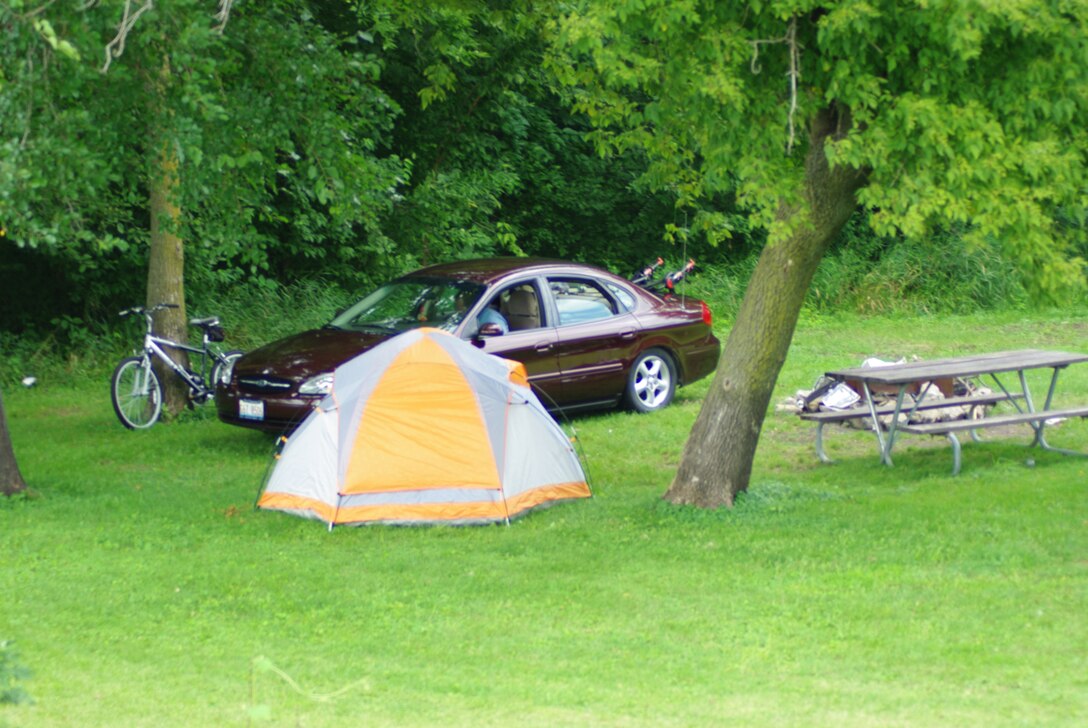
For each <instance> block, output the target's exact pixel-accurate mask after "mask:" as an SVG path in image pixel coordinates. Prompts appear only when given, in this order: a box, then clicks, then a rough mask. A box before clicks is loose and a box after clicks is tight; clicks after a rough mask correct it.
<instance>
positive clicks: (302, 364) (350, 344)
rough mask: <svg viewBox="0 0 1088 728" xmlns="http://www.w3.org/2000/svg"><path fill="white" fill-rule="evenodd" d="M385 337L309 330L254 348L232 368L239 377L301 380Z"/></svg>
mask: <svg viewBox="0 0 1088 728" xmlns="http://www.w3.org/2000/svg"><path fill="white" fill-rule="evenodd" d="M388 338H389V336H387V335H383V334H373V333H365V334H364V333H360V332H358V331H345V330H343V329H332V328H326V329H312V330H310V331H303V332H302V333H300V334H294V335H292V336H288V337H286V338H284V339H279V340H278V341H273V342H272V343H271V344H265V345H264V346H262V347H261V348H259V349H254V350H253V351H251V352H249V353H248V354H246V355H245V356H243V357H242V358H241V359H239V360H238V363H237V364H236V365H235V367H234V371H235V372H236V373H237V374H238V375H240V376H257V375H260V376H274V377H282V378H284V379H294V380H298V381H301V380H304V379H308V378H310V377H312V376H315V375H317V374H321V373H323V372H331V371H333V370H334V369H336V367H338V366H340V365H341V364H343V363H344V362H346V361H347V360H348V359H351V358H353V357H355V356H357V355H358V354H362V353H363V352H364V351H366V350H368V349H372V348H373V347H375V346H377V345H378V344H380V343H382V342H383V341H386V340H387V339H388Z"/></svg>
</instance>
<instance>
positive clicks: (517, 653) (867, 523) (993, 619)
mask: <svg viewBox="0 0 1088 728" xmlns="http://www.w3.org/2000/svg"><path fill="white" fill-rule="evenodd" d="M1020 347H1038V348H1044V347H1046V348H1060V349H1068V350H1074V351H1088V315H1086V314H1085V312H1083V311H1078V312H1075V313H1065V314H1033V315H1031V316H1024V315H1019V314H1015V315H1014V314H1001V315H997V316H994V315H990V316H985V317H983V316H979V317H962V318H912V319H903V318H896V319H887V318H864V319H862V318H847V319H836V320H813V319H807V320H804V321H803V322H802V324H801V326H800V328H799V330H798V332H797V336H796V338H795V344H794V347H793V349H792V351H791V354H790V357H789V359H788V360H787V362H786V365H785V368H784V369H783V372H782V376H781V377H780V380H779V389H778V394H777V396H776V400H780V399H782V398H783V397H786V396H788V395H789V394H792V393H793V392H794V391H795V390H796V389H799V388H806V387H809V386H811V385H812V383H813V381H814V380H815V378H816V376H817V375H818V374H820V373H821V372H823V371H824V370H827V369H832V368H838V367H843V366H850V365H855V364H857V363H859V362H860V361H861V359H862V358H864V357H866V356H870V355H874V356H880V357H882V358H898V357H900V356H910V355H917V356H920V357H931V356H939V355H954V354H962V353H969V352H973V351H992V350H999V349H1011V348H1020ZM708 384H709V383H708V382H702V383H699V384H697V385H695V386H693V387H691V388H689V389H685V390H682V391H681V393H680V395H679V397H678V400H677V402H676V404H675V405H674V406H673V407H671V408H670V409H669V410H667V411H665V412H662V413H659V414H658V415H654V416H637V415H632V414H628V413H607V414H599V415H590V416H583V417H579V418H577V419H576V420H575V421H574V425H575V427H576V428H577V432H578V435H579V438H580V440H581V443H582V446H583V448H584V450H585V452H586V454H587V456H588V462H589V468H590V474H591V477H592V485H593V488H594V492H595V497H594V498H593V499H591V500H588V501H581V502H576V503H571V504H564V505H561V506H558V507H556V508H553V509H550V510H547V511H542V512H539V513H534V514H531V515H530V516H528V517H526V518H524V519H522V520H519V521H517V522H515V523H514V524H513V525H511V526H510V527H481V528H460V529H458V528H421V529H420V528H415V529H413V528H388V527H370V528H342V529H337V530H335V531H333V532H332V533H329V532H327V531H326V529H325V528H324V527H323V526H322V524H320V523H317V522H313V521H306V520H302V519H297V518H293V517H290V516H287V515H284V514H279V513H265V512H254V511H253V510H252V503H253V501H254V499H255V497H256V495H257V491H258V488H259V486H260V483H261V480H262V477H263V476H264V473H265V471H266V468H267V467H268V462H269V452H270V448H271V439H270V438H269V437H267V436H264V435H261V434H259V433H254V432H248V431H243V430H239V429H236V428H232V427H228V426H226V425H222V424H220V423H219V422H217V421H216V420H215V419H214V417H213V416H212V413H211V411H210V410H209V411H206V412H201V413H197V414H195V415H191V416H189V417H187V418H185V419H183V420H182V421H181V422H178V423H174V424H171V425H159V426H156V427H154V428H152V429H151V430H150V431H148V432H143V433H136V432H129V431H126V430H124V429H122V427H121V426H120V425H119V424H118V423H117V421H116V420H115V418H114V415H113V412H112V410H111V408H110V404H109V399H108V384H107V381H106V377H105V376H103V377H102V379H101V381H94V382H85V383H75V384H72V383H61V382H50V381H44V382H41V383H40V385H39V386H38V387H36V388H35V389H31V390H25V389H15V388H13V387H8V388H7V391H5V392H4V395H5V403H6V405H7V410H8V418H9V425H10V427H11V430H12V435H13V439H14V443H15V448H16V452H17V454H18V457H19V461H20V465H21V467H22V470H23V474H24V476H25V477H26V478H27V480H28V481H29V482H30V483H31V484H32V485H33V487H34V488H36V489H37V490H38V491H39V492H40V494H41V497H40V498H38V499H35V500H26V499H15V500H10V501H2V502H0V641H2V640H4V639H7V640H13V641H14V642H15V645H16V648H17V649H18V652H19V657H18V659H19V662H20V663H21V664H22V665H24V666H25V667H27V668H29V669H30V670H31V671H33V677H32V678H31V679H29V680H26V681H23V682H22V683H21V684H22V685H23V687H25V689H26V690H27V692H28V693H29V694H30V695H31V696H32V697H33V698H34V700H35V702H34V704H32V705H25V704H24V705H13V706H0V726H13V727H14V726H19V727H22V726H156V727H160V726H246V725H284V726H287V725H291V726H341V725H365V726H411V725H442V726H470V725H471V726H481V725H508V724H516V725H522V726H552V725H600V726H635V725H639V726H641V725H653V726H662V725H665V726H670V725H674V726H702V725H745V726H764V725H766V726H781V725H798V726H808V725H835V726H873V725H879V726H930V725H933V726H965V725H978V726H982V725H985V726H1002V725H1007V726H1023V725H1046V726H1065V725H1068V726H1082V725H1088V459H1079V458H1072V457H1063V456H1061V455H1057V454H1052V453H1040V452H1035V451H1029V450H1027V449H1026V448H1024V447H1023V445H1024V444H1025V443H1027V442H1029V441H1030V438H1029V436H1028V432H1029V431H1028V430H1027V429H1026V428H1025V429H1024V430H1023V431H1018V432H1016V433H1015V434H1014V436H1011V437H1002V436H994V435H990V436H988V437H987V442H985V443H984V444H975V443H967V444H965V446H964V453H963V472H962V473H961V475H960V476H958V477H956V478H953V477H950V475H949V472H950V470H951V452H950V449H949V448H948V446H947V444H946V443H945V441H944V440H943V439H937V438H934V439H932V440H930V439H920V438H913V439H912V438H909V437H908V438H905V439H904V440H903V441H902V442H901V445H902V446H901V447H900V448H899V449H897V451H896V452H897V456H896V466H895V467H894V468H886V467H883V466H881V465H880V464H879V462H878V458H877V455H876V448H875V442H874V440H873V438H872V436H871V435H867V434H865V433H862V432H857V431H847V430H837V429H835V430H832V429H830V428H829V430H828V436H827V438H826V439H827V447H828V451H829V453H830V454H831V456H832V457H834V458H835V459H836V460H837V463H836V464H834V465H822V464H820V463H819V462H818V461H817V459H816V456H815V452H814V449H813V431H812V428H811V426H809V425H804V424H803V423H800V422H798V421H796V418H795V417H793V416H792V415H788V414H785V413H779V412H772V413H771V414H769V415H768V418H767V421H766V424H765V427H764V431H763V437H762V440H761V443H760V448H759V453H758V455H757V458H756V463H755V469H754V473H753V479H752V487H751V489H750V491H749V493H747V494H746V495H744V496H742V497H741V499H740V500H739V502H738V504H737V506H736V507H735V508H734V509H732V510H723V511H715V512H704V511H697V510H694V509H680V508H674V507H671V506H668V505H667V504H665V503H663V502H662V501H661V498H660V496H661V494H662V493H663V492H664V491H665V489H666V488H667V486H668V484H669V481H670V478H671V475H672V474H673V472H674V471H675V467H676V464H677V462H678V459H679V455H680V452H681V448H682V446H683V441H684V439H685V437H686V435H687V432H688V430H689V428H690V426H691V423H692V421H693V420H694V418H695V415H696V414H697V411H698V408H699V404H700V401H701V397H702V395H703V394H704V393H705V391H706V388H707V386H708ZM1044 391H1045V390H1044ZM1059 394H1060V395H1061V396H1062V397H1063V398H1064V400H1065V401H1067V402H1068V403H1069V404H1083V403H1086V402H1088V366H1083V365H1081V366H1080V367H1071V368H1070V370H1069V371H1067V372H1066V373H1065V374H1063V380H1062V386H1061V388H1060V393H1059ZM1049 439H1050V441H1051V442H1052V444H1054V445H1057V446H1064V447H1070V448H1074V449H1079V450H1082V451H1088V423H1086V422H1082V421H1077V422H1069V423H1065V424H1063V425H1061V426H1060V427H1058V428H1056V429H1055V430H1054V431H1053V433H1052V434H1051V435H1050V437H1049ZM1029 457H1031V458H1033V459H1034V463H1035V464H1034V466H1028V465H1027V464H1026V461H1027V459H1028V458H1029ZM0 674H2V673H0ZM3 687H4V686H3V685H2V684H0V689H2V688H3Z"/></svg>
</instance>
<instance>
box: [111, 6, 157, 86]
mask: <svg viewBox="0 0 1088 728" xmlns="http://www.w3.org/2000/svg"><path fill="white" fill-rule="evenodd" d="M152 7H154V2H153V0H144V4H143V5H141V6H140V7H139V8H137V9H136V11H135V12H133V10H132V0H125V14H124V16H122V18H121V24H120V25H119V26H117V35H116V36H114V38H113V40H111V41H110V42H109V43H108V44H107V45H106V62H105V64H103V66H102V69H101V72H102V73H105V72H106V71H108V70H109V69H110V63H112V62H113V59H114V58H120V57H121V54H122V53H124V52H125V40H126V39H127V38H128V34H129V31H131V30H132V26H134V25H136V20H137V19H139V17H140V16H141V15H143V14H144V13H146V12H147V11H148V10H150V9H151V8H152Z"/></svg>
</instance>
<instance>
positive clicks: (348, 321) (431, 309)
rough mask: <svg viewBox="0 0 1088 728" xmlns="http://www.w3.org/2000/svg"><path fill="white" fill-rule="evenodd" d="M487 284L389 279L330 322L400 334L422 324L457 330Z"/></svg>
mask: <svg viewBox="0 0 1088 728" xmlns="http://www.w3.org/2000/svg"><path fill="white" fill-rule="evenodd" d="M483 290H484V287H483V286H481V285H479V284H477V283H470V282H468V281H453V280H449V279H440V278H402V279H400V280H395V281H392V282H391V283H386V284H385V285H384V286H382V287H381V288H379V289H378V290H376V291H374V292H373V293H371V294H370V295H369V296H367V297H366V298H364V299H363V300H361V301H359V302H358V303H356V304H355V305H354V306H352V307H351V308H349V309H348V310H346V311H344V312H343V313H341V314H340V315H339V316H337V317H336V318H334V319H333V320H332V321H331V322H329V326H331V327H333V328H337V329H347V330H349V331H378V332H381V333H389V334H399V333H402V332H404V331H408V330H410V329H415V328H419V327H421V326H432V327H435V328H439V329H444V330H446V331H453V330H454V329H455V328H457V325H458V324H459V323H461V319H463V318H464V316H465V312H466V311H467V310H468V309H469V308H470V307H471V306H472V304H474V303H475V302H476V300H477V299H478V298H479V297H480V295H481V294H482V293H483Z"/></svg>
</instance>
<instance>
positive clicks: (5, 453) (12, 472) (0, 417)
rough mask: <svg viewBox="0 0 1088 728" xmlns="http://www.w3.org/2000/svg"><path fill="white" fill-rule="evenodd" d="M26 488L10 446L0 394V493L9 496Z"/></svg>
mask: <svg viewBox="0 0 1088 728" xmlns="http://www.w3.org/2000/svg"><path fill="white" fill-rule="evenodd" d="M25 490H26V481H24V480H23V474H22V473H20V472H19V463H17V462H16V461H15V450H14V449H13V448H12V447H11V433H10V432H9V431H8V416H7V413H6V412H5V411H4V397H3V394H0V495H6V496H11V495H15V494H16V493H22V492H23V491H25Z"/></svg>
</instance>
